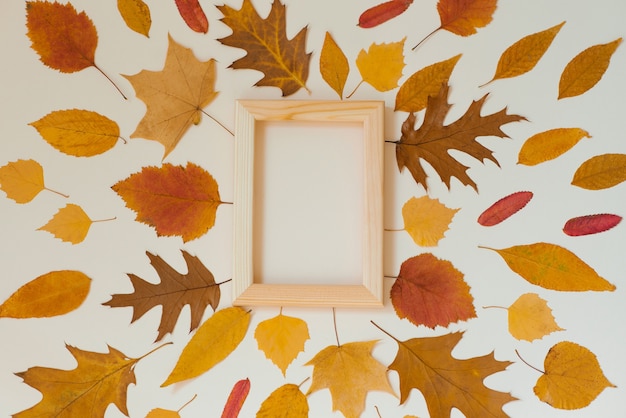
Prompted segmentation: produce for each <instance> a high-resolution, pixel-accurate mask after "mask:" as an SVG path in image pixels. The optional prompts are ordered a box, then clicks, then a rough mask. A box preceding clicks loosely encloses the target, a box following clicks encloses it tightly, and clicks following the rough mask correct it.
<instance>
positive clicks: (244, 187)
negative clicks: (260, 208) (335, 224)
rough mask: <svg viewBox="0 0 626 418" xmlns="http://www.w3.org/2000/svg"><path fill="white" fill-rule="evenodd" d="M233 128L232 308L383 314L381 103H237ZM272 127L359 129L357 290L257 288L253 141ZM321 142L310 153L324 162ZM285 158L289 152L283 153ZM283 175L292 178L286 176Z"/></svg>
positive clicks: (331, 286)
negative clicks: (329, 309)
mask: <svg viewBox="0 0 626 418" xmlns="http://www.w3.org/2000/svg"><path fill="white" fill-rule="evenodd" d="M235 122H236V131H235V184H234V189H235V190H234V202H233V203H234V208H233V209H234V265H233V305H239V306H254V305H276V306H290V305H291V306H293V305H296V306H332V307H346V306H347V307H381V306H382V305H383V302H382V300H383V297H382V292H383V289H382V280H383V272H382V232H383V225H382V222H383V209H382V208H383V202H382V197H383V191H382V188H383V145H384V131H383V124H384V103H383V102H379V101H346V102H343V101H341V102H337V101H289V100H239V101H237V104H236V121H235ZM257 122H258V123H257ZM271 122H275V123H281V124H282V123H285V122H289V124H291V123H293V124H294V128H295V129H298V128H299V127H300V126H304V127H308V129H311V123H312V122H313V123H315V125H319V126H334V125H336V124H338V123H342V124H353V125H354V124H355V123H358V124H360V125H361V126H362V133H363V138H362V140H360V141H358V145H359V146H361V147H362V149H361V152H358V153H355V155H356V156H355V158H360V159H362V160H361V161H358V166H359V167H361V168H360V170H361V171H362V173H361V176H360V177H361V178H362V181H360V182H357V183H356V184H355V185H354V187H358V188H361V189H362V203H361V205H360V208H357V209H360V212H361V213H360V214H359V216H360V217H361V218H362V221H361V231H360V234H359V237H360V240H361V242H360V247H361V248H360V254H361V268H360V269H359V270H360V271H361V275H362V277H361V278H360V280H358V278H357V280H355V283H354V284H319V283H316V282H315V281H314V280H313V281H312V282H311V283H308V282H306V281H305V282H302V281H300V280H297V281H295V282H294V283H284V282H281V283H279V284H274V283H263V282H261V281H260V280H255V279H257V278H255V268H254V267H255V264H254V263H255V256H254V255H255V251H254V250H255V249H254V242H255V239H254V236H253V234H254V231H255V228H254V226H255V225H254V218H255V216H254V213H255V207H254V202H255V196H254V190H255V142H256V141H255V135H257V134H258V131H259V129H258V128H259V126H260V125H262V124H264V123H271ZM333 141H334V139H333ZM337 141H341V139H340V138H339V139H337ZM319 142H320V144H321V146H324V147H327V148H328V149H327V150H326V151H324V150H323V149H322V150H319V151H318V152H316V153H315V154H316V155H317V156H319V155H323V152H328V153H332V152H333V147H332V146H329V142H328V141H319ZM285 152H289V151H288V149H287V151H285ZM320 152H321V154H320ZM329 155H330V154H329ZM319 170H324V161H320V164H319ZM257 171H258V170H257ZM284 175H285V176H289V175H290V173H289V172H286V173H284ZM320 177H321V178H324V176H320ZM326 183H328V179H326V180H325V184H324V187H331V188H332V187H333V184H326ZM258 198H259V196H257V200H258ZM269 229H271V226H270V227H269ZM268 232H269V231H268ZM264 233H266V232H264ZM328 239H330V240H332V237H327V238H325V239H324V240H328ZM257 241H258V240H257ZM326 244H328V243H326ZM317 245H319V246H324V245H325V243H324V242H319V243H317ZM256 262H257V263H260V262H262V260H256ZM297 275H298V272H295V273H294V276H297Z"/></svg>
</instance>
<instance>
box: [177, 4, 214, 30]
mask: <svg viewBox="0 0 626 418" xmlns="http://www.w3.org/2000/svg"><path fill="white" fill-rule="evenodd" d="M175 2H176V7H177V8H178V12H179V13H180V15H181V17H182V18H183V20H184V21H185V23H186V24H187V26H189V28H190V29H191V30H193V31H194V32H198V33H207V32H208V31H209V21H208V20H207V18H206V15H205V14H204V11H203V10H202V7H201V6H200V2H199V1H198V0H175Z"/></svg>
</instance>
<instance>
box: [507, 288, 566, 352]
mask: <svg viewBox="0 0 626 418" xmlns="http://www.w3.org/2000/svg"><path fill="white" fill-rule="evenodd" d="M508 311H509V312H508V313H509V332H510V333H511V335H512V336H513V337H514V338H517V339H518V340H525V341H534V340H538V339H540V338H543V337H545V336H546V335H548V334H551V333H553V332H555V331H563V328H561V327H560V326H559V325H558V324H557V323H556V321H555V319H554V316H553V315H552V309H550V307H549V306H548V303H547V302H546V301H545V300H543V299H541V298H540V297H539V295H538V294H536V293H525V294H523V295H522V296H520V297H519V298H517V300H516V301H515V302H513V304H512V305H511V306H509V309H508Z"/></svg>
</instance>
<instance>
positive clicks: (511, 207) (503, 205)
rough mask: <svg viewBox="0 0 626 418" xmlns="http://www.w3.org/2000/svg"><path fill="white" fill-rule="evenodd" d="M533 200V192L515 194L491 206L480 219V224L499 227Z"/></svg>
mask: <svg viewBox="0 0 626 418" xmlns="http://www.w3.org/2000/svg"><path fill="white" fill-rule="evenodd" d="M532 198H533V192H515V193H512V194H510V195H508V196H505V197H503V198H502V199H500V200H498V201H497V202H495V203H494V204H493V205H491V206H489V207H488V208H487V209H485V211H484V212H483V213H481V214H480V216H479V217H478V223H479V224H481V225H482V226H494V225H498V224H499V223H500V222H502V221H504V220H505V219H508V218H510V217H511V216H513V215H514V214H515V213H517V212H518V211H520V210H522V208H523V207H524V206H526V205H527V204H528V202H530V199H532Z"/></svg>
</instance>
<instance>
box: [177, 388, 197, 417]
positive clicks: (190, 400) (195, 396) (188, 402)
mask: <svg viewBox="0 0 626 418" xmlns="http://www.w3.org/2000/svg"><path fill="white" fill-rule="evenodd" d="M197 397H198V394H197V393H196V394H195V395H193V398H191V399H189V400H188V401H187V403H185V404H184V405H183V406H181V407H180V408H178V411H176V412H178V413H180V411H181V410H182V409H183V408H184V407H186V406H187V405H189V404H190V403H192V402H193V401H194V399H196V398H197Z"/></svg>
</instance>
